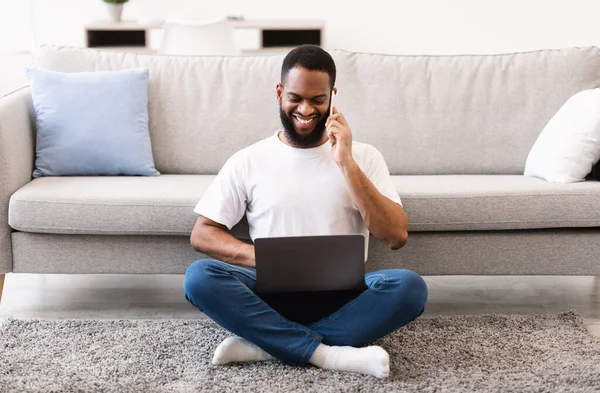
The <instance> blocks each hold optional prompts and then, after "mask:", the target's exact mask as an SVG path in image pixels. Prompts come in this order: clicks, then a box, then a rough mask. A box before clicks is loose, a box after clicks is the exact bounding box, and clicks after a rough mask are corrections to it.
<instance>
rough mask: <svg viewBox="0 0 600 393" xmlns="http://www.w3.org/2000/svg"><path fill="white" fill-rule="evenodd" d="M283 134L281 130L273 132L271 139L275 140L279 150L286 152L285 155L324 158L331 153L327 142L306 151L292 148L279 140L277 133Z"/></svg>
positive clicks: (329, 143) (329, 144)
mask: <svg viewBox="0 0 600 393" xmlns="http://www.w3.org/2000/svg"><path fill="white" fill-rule="evenodd" d="M280 132H283V130H277V131H275V134H274V135H273V138H274V139H275V143H276V145H277V146H278V147H279V149H280V150H282V151H286V152H287V153H291V154H294V155H296V156H298V157H324V156H327V155H329V154H330V152H331V142H330V141H329V140H327V141H326V142H325V143H323V144H322V145H319V146H316V147H311V148H308V149H302V148H299V147H292V146H289V145H287V144H286V143H284V142H283V141H281V139H279V133H280Z"/></svg>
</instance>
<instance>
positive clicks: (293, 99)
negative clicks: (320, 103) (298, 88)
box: [289, 97, 300, 102]
mask: <svg viewBox="0 0 600 393" xmlns="http://www.w3.org/2000/svg"><path fill="white" fill-rule="evenodd" d="M289 100H290V101H292V102H299V101H300V98H298V97H290V98H289Z"/></svg>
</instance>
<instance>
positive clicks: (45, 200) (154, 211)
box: [8, 175, 248, 239]
mask: <svg viewBox="0 0 600 393" xmlns="http://www.w3.org/2000/svg"><path fill="white" fill-rule="evenodd" d="M214 178H215V176H213V175H206V176H204V175H162V176H159V177H135V176H131V177H124V176H123V177H121V176H106V177H75V176H73V177H42V178H38V179H34V180H33V181H31V182H30V183H28V184H26V185H25V186H23V187H22V188H21V189H19V190H18V191H17V192H15V193H14V194H13V195H12V196H11V199H10V202H9V212H8V222H9V225H10V226H11V227H12V228H13V229H16V230H19V231H25V232H39V233H57V234H68V233H70V234H104V235H128V234H130V235H161V234H167V235H189V234H190V233H191V231H192V228H193V226H194V223H195V222H196V218H197V217H198V215H197V214H196V213H194V211H193V210H194V206H196V203H198V200H199V199H200V197H201V196H202V194H203V193H204V191H205V190H206V189H207V188H208V186H209V185H210V183H211V182H212V181H213V179H214ZM233 233H234V234H235V235H236V236H238V237H240V238H246V239H247V238H248V224H247V223H246V221H245V219H244V220H242V221H241V222H240V223H239V224H238V225H237V226H236V227H234V228H233Z"/></svg>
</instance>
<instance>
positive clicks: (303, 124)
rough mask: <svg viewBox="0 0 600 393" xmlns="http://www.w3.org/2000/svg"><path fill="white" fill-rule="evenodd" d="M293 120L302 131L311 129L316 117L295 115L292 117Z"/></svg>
mask: <svg viewBox="0 0 600 393" xmlns="http://www.w3.org/2000/svg"><path fill="white" fill-rule="evenodd" d="M293 117H294V120H295V123H296V125H297V126H298V127H299V128H302V129H307V128H311V127H312V126H313V125H314V124H315V123H316V121H317V117H316V116H312V117H308V118H307V117H300V116H297V115H293Z"/></svg>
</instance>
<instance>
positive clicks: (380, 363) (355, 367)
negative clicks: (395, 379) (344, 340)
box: [309, 344, 390, 378]
mask: <svg viewBox="0 0 600 393" xmlns="http://www.w3.org/2000/svg"><path fill="white" fill-rule="evenodd" d="M309 363H310V364H313V365H315V366H317V367H321V368H324V369H327V370H337V371H350V372H355V373H361V374H369V375H373V376H375V377H377V378H387V377H388V375H389V374H390V356H389V355H388V353H387V352H386V351H385V349H383V348H381V347H379V346H376V345H373V346H370V347H365V348H354V347H346V346H344V347H336V346H333V347H330V346H328V345H325V344H320V345H319V346H318V347H317V349H316V350H315V352H313V354H312V356H311V358H310V360H309Z"/></svg>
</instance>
